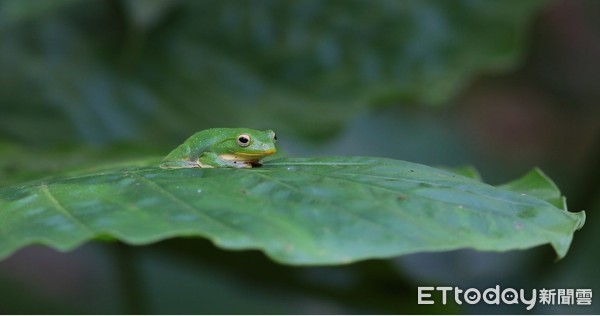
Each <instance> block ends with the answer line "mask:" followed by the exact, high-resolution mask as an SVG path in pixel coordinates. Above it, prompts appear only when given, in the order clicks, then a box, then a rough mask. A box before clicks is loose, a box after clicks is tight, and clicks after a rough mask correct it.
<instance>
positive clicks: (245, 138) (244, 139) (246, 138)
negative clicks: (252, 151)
mask: <svg viewBox="0 0 600 316" xmlns="http://www.w3.org/2000/svg"><path fill="white" fill-rule="evenodd" d="M237 144H238V145H240V146H242V147H248V145H250V135H247V134H242V135H240V136H238V138H237Z"/></svg>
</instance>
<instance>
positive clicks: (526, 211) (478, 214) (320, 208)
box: [0, 157, 585, 265]
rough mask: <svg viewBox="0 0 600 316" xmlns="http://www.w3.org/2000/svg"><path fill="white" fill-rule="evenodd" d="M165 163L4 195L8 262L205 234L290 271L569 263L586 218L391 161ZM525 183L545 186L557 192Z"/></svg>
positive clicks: (0, 195)
mask: <svg viewBox="0 0 600 316" xmlns="http://www.w3.org/2000/svg"><path fill="white" fill-rule="evenodd" d="M157 163H158V160H156V161H146V162H141V163H137V165H138V166H137V167H129V168H124V169H123V168H115V167H111V168H106V169H102V168H101V169H98V170H96V172H95V173H89V174H85V173H82V174H79V175H75V174H71V175H70V176H68V177H62V178H56V179H53V180H47V181H38V182H33V183H29V184H25V185H21V186H13V187H8V188H4V189H0V210H2V212H0V223H1V225H2V226H1V229H0V237H1V238H0V240H1V241H0V256H2V257H4V256H7V255H9V254H10V253H12V252H13V251H15V250H17V249H19V248H21V247H24V246H26V245H29V244H34V243H41V244H45V245H48V246H52V247H55V248H57V249H60V250H68V249H72V248H74V247H76V246H78V245H80V244H81V243H83V242H86V241H88V240H90V239H92V238H94V237H97V236H112V237H114V238H117V239H120V240H122V241H124V242H127V243H130V244H147V243H151V242H155V241H158V240H163V239H166V238H171V237H178V236H202V237H205V238H208V239H210V240H212V241H213V242H214V243H215V244H216V245H217V246H219V247H222V248H224V249H232V250H239V249H260V250H262V251H264V252H265V253H266V254H267V255H268V256H269V257H271V258H272V259H274V260H276V261H278V262H281V263H287V264H307V265H311V264H312V265H314V264H342V263H349V262H353V261H357V260H364V259H369V258H387V257H394V256H398V255H402V254H409V253H415V252H423V251H445V250H452V249H460V248H474V249H478V250H492V251H505V250H512V249H526V248H530V247H534V246H538V245H542V244H547V243H550V244H551V245H552V246H553V247H554V249H555V250H556V252H557V254H558V256H559V258H560V257H563V256H564V255H565V254H566V252H567V250H568V248H569V245H570V243H571V240H572V237H573V233H574V231H575V230H576V229H578V228H580V227H581V225H583V220H584V217H585V216H584V213H583V212H580V213H570V212H568V211H566V210H562V209H560V208H557V207H556V206H554V205H552V204H551V203H548V202H546V201H544V200H541V199H539V198H537V197H535V196H534V195H526V194H520V193H516V192H512V191H509V190H505V189H500V188H495V187H492V186H489V185H486V184H483V183H481V182H480V181H477V180H474V179H470V178H466V177H462V176H460V175H457V174H454V173H451V172H447V171H443V170H440V169H435V168H431V167H427V166H424V165H419V164H414V163H409V162H404V161H398V160H391V159H384V158H361V157H345V158H344V157H331V158H294V159H285V158H284V159H278V160H274V161H271V162H269V163H266V164H265V165H264V166H263V167H261V168H253V169H242V170H238V169H177V170H162V169H159V168H157V167H154V166H153V165H156V164H157ZM518 183H521V185H519V186H518V187H519V188H521V189H522V188H527V185H524V184H523V183H529V184H530V185H532V186H533V187H529V188H527V189H529V190H534V191H535V190H537V189H538V188H537V186H538V185H541V186H544V185H546V184H544V183H538V182H534V181H520V182H518ZM541 190H542V191H543V190H544V189H541Z"/></svg>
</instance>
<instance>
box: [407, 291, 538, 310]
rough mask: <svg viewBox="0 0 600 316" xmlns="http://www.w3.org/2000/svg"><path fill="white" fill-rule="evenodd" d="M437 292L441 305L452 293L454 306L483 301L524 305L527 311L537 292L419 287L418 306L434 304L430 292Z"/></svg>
mask: <svg viewBox="0 0 600 316" xmlns="http://www.w3.org/2000/svg"><path fill="white" fill-rule="evenodd" d="M434 290H435V291H439V292H441V294H442V304H443V305H446V303H447V300H448V293H449V292H454V295H453V296H454V301H455V302H456V304H459V305H462V304H463V302H465V303H467V304H470V305H472V304H477V303H479V302H480V301H482V300H483V301H484V302H485V303H487V304H490V305H500V302H502V303H504V304H507V305H512V304H524V305H526V307H525V308H526V309H527V310H531V309H532V308H533V307H534V306H535V303H536V300H537V292H536V290H535V289H533V290H532V292H531V294H527V293H525V291H524V290H520V291H517V290H515V289H513V288H506V289H503V290H502V291H500V286H499V285H496V287H493V288H488V289H486V290H484V291H483V292H481V291H479V290H478V289H476V288H469V289H467V290H464V291H463V290H462V289H460V288H458V287H454V288H453V287H450V286H438V287H435V288H434V287H431V286H425V287H419V288H418V291H419V292H418V301H417V303H418V304H435V301H434V300H433V299H431V292H432V291H434Z"/></svg>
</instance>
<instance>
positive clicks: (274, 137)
mask: <svg viewBox="0 0 600 316" xmlns="http://www.w3.org/2000/svg"><path fill="white" fill-rule="evenodd" d="M273 141H277V134H275V133H273Z"/></svg>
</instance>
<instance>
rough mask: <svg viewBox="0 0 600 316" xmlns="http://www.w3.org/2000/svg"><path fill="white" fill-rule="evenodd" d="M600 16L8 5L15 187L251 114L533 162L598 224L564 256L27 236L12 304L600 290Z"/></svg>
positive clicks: (9, 132) (466, 8) (502, 160)
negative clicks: (67, 243) (427, 288)
mask: <svg viewBox="0 0 600 316" xmlns="http://www.w3.org/2000/svg"><path fill="white" fill-rule="evenodd" d="M599 14H600V6H599V5H598V4H597V3H596V2H592V1H578V2H569V1H551V2H536V1H456V2H452V3H450V2H444V1H402V2H396V1H375V2H366V1H364V2H363V1H327V2H321V1H298V2H293V3H288V2H283V1H261V2H252V3H250V2H241V1H239V2H238V1H203V2H198V1H160V0H146V1H144V0H140V1H135V0H131V1H79V0H62V1H52V2H50V1H19V0H13V1H2V2H0V69H1V71H0V83H1V84H0V185H6V184H10V183H16V182H19V181H22V180H26V179H32V178H36V177H40V176H47V175H50V174H52V173H54V172H57V171H59V170H63V169H65V168H67V169H68V168H74V167H81V166H85V165H87V166H94V165H96V164H98V163H100V162H102V163H105V162H107V161H117V160H122V159H125V158H129V157H141V156H144V155H147V154H163V153H165V152H166V151H168V150H169V149H170V148H171V147H173V146H174V144H178V143H179V142H180V141H181V140H183V139H184V138H185V137H187V136H188V135H190V134H191V133H193V132H195V131H197V130H200V129H202V128H206V127H214V126H247V127H254V128H273V129H275V130H276V131H277V132H278V134H279V137H280V139H282V140H283V141H282V142H280V144H281V146H282V147H283V149H284V150H285V151H287V152H288V153H290V154H291V155H299V156H307V155H325V154H344V155H371V156H385V157H392V158H398V159H404V160H412V161H417V162H421V163H428V164H437V165H462V164H466V163H469V164H475V165H476V166H477V167H478V169H480V170H481V171H482V174H483V176H484V178H486V179H487V180H488V181H491V182H495V183H499V182H503V181H505V180H508V179H510V178H515V177H517V176H519V175H521V174H522V173H523V172H524V171H525V170H528V169H530V168H531V167H533V166H535V165H538V166H540V167H542V169H544V170H545V171H546V172H547V173H549V174H550V176H551V177H552V178H553V179H557V180H558V184H559V187H561V188H562V189H563V192H564V193H565V194H566V196H567V197H569V205H570V209H572V210H575V211H576V210H580V209H585V210H586V211H588V223H587V225H586V228H585V229H584V230H583V231H581V232H580V233H578V234H577V235H576V236H575V242H574V245H573V248H572V250H571V252H570V254H569V255H568V256H567V257H566V258H565V259H564V260H562V261H560V262H558V263H552V260H553V254H552V252H551V251H550V250H549V249H547V248H542V249H539V250H536V251H531V252H511V253H503V254H489V253H474V252H471V251H455V252H449V253H444V254H423V255H413V256H408V257H403V258H398V259H395V260H375V261H368V262H362V263H358V264H352V265H349V266H343V267H336V268H333V267H328V268H290V267H284V266H278V265H276V264H274V263H272V262H271V261H269V260H268V259H266V258H265V257H264V256H262V255H260V254H258V253H254V252H242V253H229V252H223V251H221V250H217V249H214V247H213V246H212V245H210V244H208V243H207V242H205V241H202V240H185V241H181V240H173V241H167V242H163V243H159V244H158V245H155V246H151V247H143V248H128V247H126V246H117V245H115V244H100V243H96V244H93V245H88V246H85V247H83V248H81V249H79V250H77V251H75V252H72V253H69V254H58V253H56V252H54V251H50V250H48V249H45V248H36V247H31V248H28V249H25V250H23V251H21V252H19V253H17V254H16V255H14V256H12V257H11V258H9V259H8V260H6V261H4V262H2V263H0V292H1V294H2V295H0V297H1V298H0V312H3V313H4V312H7V313H19V312H25V313H35V312H37V313H48V312H53V311H56V312H63V313H64V312H79V313H86V312H87V313H91V312H94V313H114V312H127V311H134V312H135V311H137V312H150V313H161V312H162V313H177V312H182V313H203V312H207V313H210V312H212V313H218V312H225V313H235V312H261V313H285V312H294V313H311V312H318V313H338V312H339V313H352V312H354V313H357V312H369V313H385V312H395V313H405V312H406V313H410V312H413V313H415V312H418V313H434V312H445V313H451V312H454V311H460V312H479V313H482V312H487V311H493V312H498V311H502V312H522V310H521V309H520V307H514V306H513V307H505V309H502V310H500V309H498V308H495V309H493V310H488V309H486V307H485V306H472V307H470V306H428V307H424V306H414V302H415V297H416V286H418V285H427V284H439V285H448V284H450V285H458V286H461V285H464V286H465V287H471V286H481V287H487V286H494V285H496V284H500V285H502V286H514V287H523V288H541V287H550V288H561V287H562V288H593V289H595V291H598V288H599V285H598V283H597V281H594V280H599V279H600V276H599V275H598V272H597V269H596V268H595V262H597V261H598V258H597V255H596V252H594V251H592V250H593V249H594V248H593V247H594V244H595V243H596V242H597V241H598V239H599V238H600V235H599V234H598V233H597V232H598V231H600V230H598V229H595V227H597V226H598V225H600V224H599V223H598V221H597V220H596V219H595V216H594V214H595V213H597V211H596V209H597V208H598V207H599V205H600V201H598V196H599V194H598V188H599V187H600V184H599V181H600V175H599V172H600V171H599V169H598V166H597V162H598V161H600V154H599V152H600V145H598V143H600V138H598V135H599V134H600V122H599V120H598V117H600V116H599V114H600V113H599V109H598V106H597V104H598V101H599V100H600V95H599V91H600V89H598V82H600V78H598V76H599V74H600V69H599V68H600V63H599V62H598V60H597V58H596V56H598V55H600V48H599V47H600V41H599V40H598V39H599V38H600V36H599V33H600V24H598V21H599V20H600V19H599ZM0 211H1V210H0ZM124 298H126V299H124ZM199 298H201V299H199ZM224 298H226V301H227V303H226V304H223V301H224ZM595 305H596V306H598V305H597V304H595ZM511 308H513V309H511ZM535 311H536V312H542V313H549V312H565V313H572V312H592V311H595V312H596V313H597V312H598V311H599V310H598V308H597V307H594V306H592V307H590V308H584V307H565V308H564V309H561V308H560V307H556V306H555V307H537V308H536V309H535Z"/></svg>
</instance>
